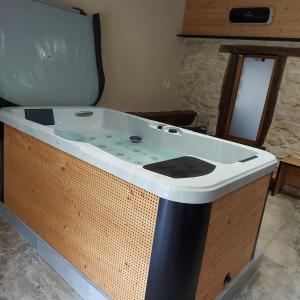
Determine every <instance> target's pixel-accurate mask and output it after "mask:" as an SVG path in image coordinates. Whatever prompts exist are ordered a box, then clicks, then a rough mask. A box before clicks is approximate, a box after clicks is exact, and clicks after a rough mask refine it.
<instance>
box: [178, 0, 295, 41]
mask: <svg viewBox="0 0 300 300" xmlns="http://www.w3.org/2000/svg"><path fill="white" fill-rule="evenodd" d="M262 6H268V7H272V8H273V9H274V11H275V17H274V21H273V23H272V24H268V25H258V24H251V25H239V24H230V22H229V18H228V15H229V11H230V9H231V8H233V7H262ZM299 16H300V1H297V0H287V1H281V0H268V1H267V0H251V1H250V0H247V1H245V0H214V1H209V0H187V3H186V11H185V17H184V23H183V30H182V34H185V35H216V36H245V37H247V36H248V37H250V36H253V37H270V38H276V37H277V38H300V17H299Z"/></svg>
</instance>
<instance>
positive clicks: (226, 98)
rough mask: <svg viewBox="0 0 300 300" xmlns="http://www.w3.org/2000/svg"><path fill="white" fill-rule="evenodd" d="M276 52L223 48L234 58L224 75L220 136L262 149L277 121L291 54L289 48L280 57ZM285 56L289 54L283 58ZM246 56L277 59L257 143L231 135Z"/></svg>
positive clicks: (256, 48)
mask: <svg viewBox="0 0 300 300" xmlns="http://www.w3.org/2000/svg"><path fill="white" fill-rule="evenodd" d="M268 50H270V54H268ZM275 50H276V49H274V48H271V47H263V46H250V48H247V46H244V45H243V46H221V47H220V51H221V52H227V53H228V52H229V53H230V54H231V55H230V58H229V61H228V65H227V69H226V73H225V76H224V80H223V86H222V93H221V99H220V103H219V116H218V122H217V128H216V136H217V137H219V138H222V139H228V140H231V141H233V142H238V143H242V144H246V145H250V146H253V147H262V145H263V143H264V141H265V138H266V136H267V133H268V130H269V128H270V125H271V122H272V119H273V115H274V110H275V106H276V102H277V97H278V92H279V88H280V84H281V80H282V77H283V72H284V69H285V64H286V60H287V56H288V54H289V51H288V50H289V48H284V50H285V51H284V50H283V48H280V49H279V50H280V51H279V52H278V55H277V54H276V51H275ZM297 51H298V53H299V56H300V49H297ZM283 53H285V54H286V55H282V54H283ZM293 54H295V53H293ZM294 56H296V55H294ZM245 57H255V58H262V59H264V58H265V59H266V58H271V59H275V62H274V66H273V71H272V76H271V80H270V83H269V88H268V93H267V97H266V100H265V105H264V109H263V114H262V117H261V120H260V124H259V129H258V132H257V136H256V140H255V141H251V140H247V139H243V138H239V137H235V136H231V135H229V128H230V124H231V120H232V115H233V109H234V106H235V102H236V98H237V92H238V87H239V82H240V78H241V75H242V70H243V64H244V59H245Z"/></svg>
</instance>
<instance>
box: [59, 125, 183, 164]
mask: <svg viewBox="0 0 300 300" xmlns="http://www.w3.org/2000/svg"><path fill="white" fill-rule="evenodd" d="M55 134H56V135H58V136H60V137H62V138H64V139H67V140H71V141H76V142H82V143H88V144H91V145H93V146H95V147H97V148H99V149H101V150H103V151H105V152H107V153H110V154H112V155H114V156H116V157H118V158H120V159H122V160H125V161H127V162H130V163H134V164H136V165H147V164H151V163H154V162H159V161H163V160H169V159H173V158H177V157H180V156H183V155H184V153H179V152H176V151H172V150H171V149H169V148H167V147H162V146H160V145H158V144H155V143H150V142H147V141H146V140H143V139H142V140H141V141H140V142H138V143H134V142H132V141H131V140H130V137H128V135H120V134H119V135H118V134H117V133H116V131H112V130H111V131H105V132H104V133H101V134H97V135H95V136H88V135H82V134H79V133H76V132H69V131H61V130H55Z"/></svg>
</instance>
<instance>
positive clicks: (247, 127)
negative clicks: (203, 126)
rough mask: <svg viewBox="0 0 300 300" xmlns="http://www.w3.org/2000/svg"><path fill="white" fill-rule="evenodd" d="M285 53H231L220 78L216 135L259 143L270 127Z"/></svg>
mask: <svg viewBox="0 0 300 300" xmlns="http://www.w3.org/2000/svg"><path fill="white" fill-rule="evenodd" d="M285 62H286V57H281V56H276V55H266V54H264V55H260V54H240V55H238V54H232V55H231V58H230V61H229V64H228V68H227V72H226V74H225V78H224V82H223V90H222V96H221V101H220V106H219V120H218V125H217V136H218V137H221V138H224V139H227V140H232V141H235V142H239V143H242V144H247V145H251V146H257V147H259V146H262V144H263V143H264V139H265V137H266V135H267V132H268V129H269V127H270V124H271V121H272V118H273V113H274V109H275V104H276V100H277V95H278V90H279V86H280V82H281V78H282V74H283V70H284V65H285Z"/></svg>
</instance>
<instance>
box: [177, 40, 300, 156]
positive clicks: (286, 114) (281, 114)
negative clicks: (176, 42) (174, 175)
mask: <svg viewBox="0 0 300 300" xmlns="http://www.w3.org/2000/svg"><path fill="white" fill-rule="evenodd" d="M221 45H260V46H282V47H300V43H295V42H277V41H276V42H275V41H274V42H273V41H242V40H240V41H236V40H208V39H201V40H200V39H199V40H197V39H191V40H188V41H186V42H185V51H184V57H183V61H182V68H181V80H180V85H179V93H178V97H179V101H180V103H181V106H182V108H185V109H193V110H195V111H196V112H197V113H198V118H197V120H196V123H197V124H201V125H208V130H209V133H211V134H214V133H215V131H216V124H217V120H218V105H219V101H220V96H221V88H222V83H223V78H224V74H225V70H226V67H227V63H228V59H229V56H230V55H229V54H227V53H219V48H220V46H221ZM264 146H265V147H266V148H267V150H268V151H270V152H272V153H273V154H274V155H276V156H277V157H278V158H282V157H284V156H287V155H293V156H295V157H298V158H300V58H295V57H288V59H287V64H286V67H285V71H284V74H283V79H282V83H281V87H280V91H279V95H278V100H277V104H276V108H275V113H274V117H273V121H272V124H271V127H270V130H269V132H268V135H267V138H266V141H265V144H264Z"/></svg>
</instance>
